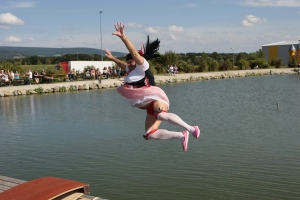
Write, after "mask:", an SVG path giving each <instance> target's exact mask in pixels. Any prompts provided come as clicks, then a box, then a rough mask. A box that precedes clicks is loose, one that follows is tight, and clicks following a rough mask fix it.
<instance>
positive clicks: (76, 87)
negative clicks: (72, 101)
mask: <svg viewBox="0 0 300 200" xmlns="http://www.w3.org/2000/svg"><path fill="white" fill-rule="evenodd" d="M280 74H298V73H297V72H295V71H294V68H282V69H281V68H278V69H249V70H233V71H218V72H198V73H184V74H176V76H169V75H155V82H156V83H157V84H158V85H159V84H167V83H180V82H190V81H202V80H211V79H225V78H237V77H247V76H261V75H280ZM123 80H124V79H123V78H121V79H102V82H101V84H100V83H99V82H98V80H84V81H70V82H58V83H44V84H33V85H19V86H1V87H0V97H9V96H20V95H32V94H42V93H56V92H71V91H80V90H93V89H109V88H116V87H119V86H120V85H122V84H123Z"/></svg>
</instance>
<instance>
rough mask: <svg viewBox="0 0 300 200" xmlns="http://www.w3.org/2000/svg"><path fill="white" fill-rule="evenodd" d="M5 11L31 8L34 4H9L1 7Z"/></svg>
mask: <svg viewBox="0 0 300 200" xmlns="http://www.w3.org/2000/svg"><path fill="white" fill-rule="evenodd" d="M3 7H4V8H5V9H14V8H33V7H35V3H34V2H29V1H27V2H21V1H19V2H14V1H12V2H9V3H8V4H7V5H4V6H3Z"/></svg>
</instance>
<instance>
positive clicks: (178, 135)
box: [148, 129, 184, 140]
mask: <svg viewBox="0 0 300 200" xmlns="http://www.w3.org/2000/svg"><path fill="white" fill-rule="evenodd" d="M148 139H154V140H168V139H180V140H184V135H183V133H182V132H175V131H168V130H165V129H158V130H157V131H155V132H154V133H152V134H150V135H149V136H148Z"/></svg>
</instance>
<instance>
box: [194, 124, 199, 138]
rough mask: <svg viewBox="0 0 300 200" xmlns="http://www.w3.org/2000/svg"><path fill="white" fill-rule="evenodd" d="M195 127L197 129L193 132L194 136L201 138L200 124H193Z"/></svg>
mask: <svg viewBox="0 0 300 200" xmlns="http://www.w3.org/2000/svg"><path fill="white" fill-rule="evenodd" d="M193 127H194V128H195V131H194V132H193V136H194V138H199V137H200V129H199V127H198V126H193Z"/></svg>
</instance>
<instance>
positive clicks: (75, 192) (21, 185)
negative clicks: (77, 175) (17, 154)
mask: <svg viewBox="0 0 300 200" xmlns="http://www.w3.org/2000/svg"><path fill="white" fill-rule="evenodd" d="M89 193H90V188H89V185H88V184H85V183H81V182H77V181H72V180H67V179H61V178H56V177H44V178H39V179H35V180H32V181H24V180H20V179H15V178H10V177H7V176H1V175H0V199H13V200H21V199H22V200H27V199H28V200H29V199H30V200H31V199H35V200H38V199H40V200H45V199H53V200H103V199H101V198H99V197H94V196H90V195H89Z"/></svg>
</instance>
